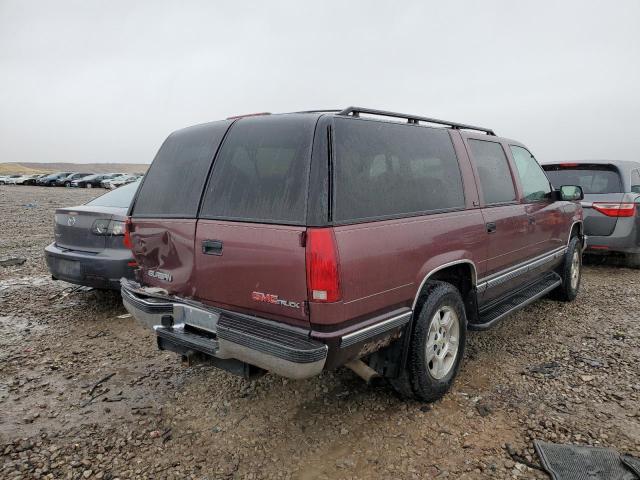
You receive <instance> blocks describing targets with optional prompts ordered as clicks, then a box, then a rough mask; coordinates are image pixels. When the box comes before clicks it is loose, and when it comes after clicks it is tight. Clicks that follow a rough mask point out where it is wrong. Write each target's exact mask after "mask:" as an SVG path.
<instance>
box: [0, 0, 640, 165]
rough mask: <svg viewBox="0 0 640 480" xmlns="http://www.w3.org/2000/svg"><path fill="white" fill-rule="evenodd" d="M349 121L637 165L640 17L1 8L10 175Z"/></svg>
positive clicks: (535, 10)
mask: <svg viewBox="0 0 640 480" xmlns="http://www.w3.org/2000/svg"><path fill="white" fill-rule="evenodd" d="M348 105H359V106H368V107H373V108H380V109H388V110H396V111H401V112H411V113H416V114H422V115H427V116H433V117H439V118H444V119H447V120H453V121H459V122H465V123H472V124H478V125H482V126H487V127H491V128H494V129H495V130H496V132H497V134H498V135H502V136H507V137H511V138H515V139H517V140H520V141H522V142H524V143H525V144H527V145H528V146H529V148H530V149H531V150H532V151H533V153H534V154H535V155H536V156H537V157H538V159H539V160H541V161H545V160H546V161H549V160H562V159H582V158H615V159H629V160H631V159H633V160H640V0H630V1H622V0H615V1H601V2H595V1H585V0H581V1H562V2H561V1H557V2H556V1H553V2H552V1H549V2H546V1H530V2H524V1H513V0H505V1H489V0H484V1H481V2H480V1H478V2H476V1H471V0H469V1H456V2H443V1H437V2H426V1H415V2H414V1H406V0H405V1H401V2H400V1H387V2H373V1H362V2H360V1H327V0H323V1H313V2H310V1H273V0H271V1H269V2H249V1H245V2H222V1H220V2H215V1H203V2H196V1H177V0H176V1H173V2H161V1H148V2H144V1H138V2H132V1H91V0H80V1H75V2H71V1H64V0H59V1H55V2H52V1H40V2H39V1H28V0H16V1H7V0H0V162H3V161H15V162H20V161H23V162H48V161H51V162H63V161H68V162H133V163H148V162H151V160H152V159H153V157H154V155H155V153H156V151H157V149H158V148H159V146H160V144H161V142H162V141H163V140H164V138H165V137H166V136H167V135H168V134H169V133H170V132H171V131H172V130H176V129H178V128H182V127H184V126H188V125H192V124H196V123H202V122H206V121H210V120H218V119H221V118H225V117H228V116H230V115H237V114H243V113H249V112H258V111H270V112H285V111H293V110H302V109H312V108H340V107H346V106H348Z"/></svg>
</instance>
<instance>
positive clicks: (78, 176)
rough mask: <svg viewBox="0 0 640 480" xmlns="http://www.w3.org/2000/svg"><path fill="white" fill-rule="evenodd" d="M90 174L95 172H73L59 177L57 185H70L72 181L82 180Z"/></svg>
mask: <svg viewBox="0 0 640 480" xmlns="http://www.w3.org/2000/svg"><path fill="white" fill-rule="evenodd" d="M89 175H93V174H92V173H72V174H71V175H68V176H66V177H61V178H58V179H57V180H56V181H55V185H56V187H70V186H71V182H73V181H74V180H80V179H82V178H84V177H88V176H89Z"/></svg>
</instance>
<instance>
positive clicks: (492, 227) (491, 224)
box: [486, 222, 497, 233]
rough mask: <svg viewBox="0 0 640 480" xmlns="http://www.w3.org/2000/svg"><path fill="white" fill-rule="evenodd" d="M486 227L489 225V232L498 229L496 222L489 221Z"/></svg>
mask: <svg viewBox="0 0 640 480" xmlns="http://www.w3.org/2000/svg"><path fill="white" fill-rule="evenodd" d="M486 227H487V232H488V233H493V232H495V231H496V228H497V227H496V222H489V223H487V224H486Z"/></svg>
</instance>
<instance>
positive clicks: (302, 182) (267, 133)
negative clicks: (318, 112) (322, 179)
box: [200, 115, 317, 225]
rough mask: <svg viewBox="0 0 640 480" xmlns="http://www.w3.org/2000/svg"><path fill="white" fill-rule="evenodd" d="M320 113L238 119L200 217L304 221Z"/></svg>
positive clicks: (220, 158)
mask: <svg viewBox="0 0 640 480" xmlns="http://www.w3.org/2000/svg"><path fill="white" fill-rule="evenodd" d="M316 122H317V117H316V116H311V115H282V116H280V115H274V116H269V117H267V116H265V117H250V118H244V119H241V120H238V121H237V122H236V124H234V125H233V127H231V130H230V131H229V134H228V135H227V138H226V139H225V141H224V144H223V145H222V147H221V148H220V153H219V154H218V156H217V158H216V161H215V165H214V167H213V173H212V175H211V180H210V182H209V185H208V187H207V191H206V194H205V198H204V201H203V204H202V211H201V214H200V217H201V218H209V219H222V220H239V221H248V222H260V223H276V224H277V223H281V224H292V225H302V224H304V222H305V220H306V204H307V187H308V184H309V164H310V160H311V146H312V144H313V134H314V128H315V124H316Z"/></svg>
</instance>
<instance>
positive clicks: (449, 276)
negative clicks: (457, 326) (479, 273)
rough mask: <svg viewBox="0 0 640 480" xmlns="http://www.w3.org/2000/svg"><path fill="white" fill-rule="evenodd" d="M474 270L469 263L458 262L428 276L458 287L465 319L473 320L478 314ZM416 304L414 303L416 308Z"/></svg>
mask: <svg viewBox="0 0 640 480" xmlns="http://www.w3.org/2000/svg"><path fill="white" fill-rule="evenodd" d="M475 278H476V272H475V269H474V267H473V265H471V264H470V263H458V264H456V265H451V266H449V267H446V268H443V269H442V270H438V271H437V272H435V273H434V274H433V275H431V276H430V277H429V280H439V281H441V282H447V283H450V284H451V285H453V286H454V287H456V288H457V289H458V291H459V292H460V295H461V296H462V300H463V301H464V306H465V311H466V312H465V313H466V314H467V321H469V322H474V321H475V320H476V319H477V315H478V302H477V296H476V289H475ZM426 286H427V284H426V283H425V285H423V287H422V290H421V291H420V295H422V294H423V292H424V291H425V289H426ZM417 308H418V306H417V305H416V309H417Z"/></svg>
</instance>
